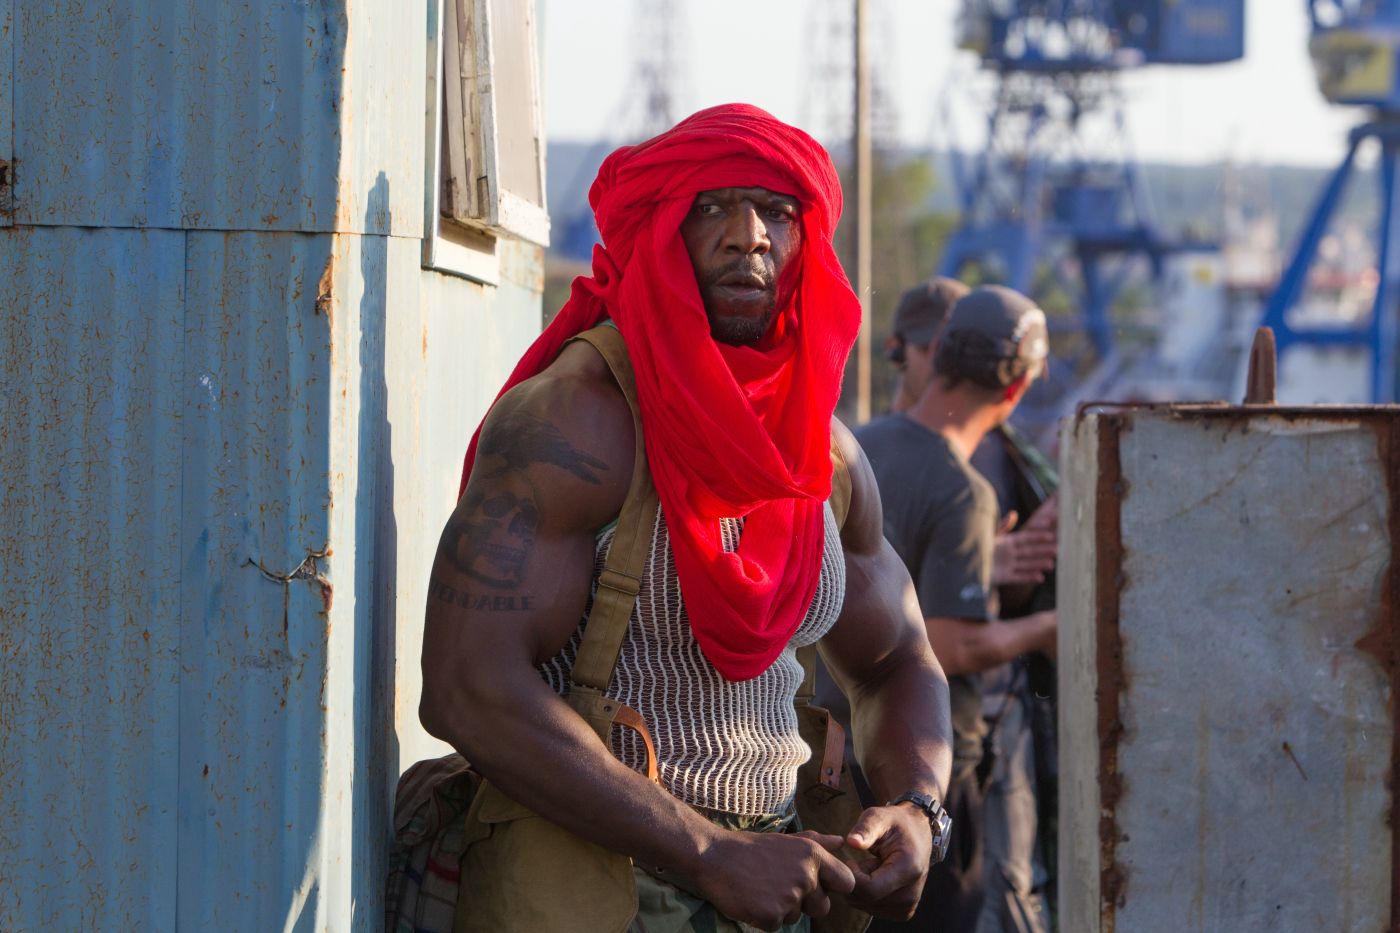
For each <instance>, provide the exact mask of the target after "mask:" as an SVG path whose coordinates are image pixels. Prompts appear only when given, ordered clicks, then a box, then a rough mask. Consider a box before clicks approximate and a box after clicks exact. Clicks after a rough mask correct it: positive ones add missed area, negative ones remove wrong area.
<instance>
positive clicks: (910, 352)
mask: <svg viewBox="0 0 1400 933" xmlns="http://www.w3.org/2000/svg"><path fill="white" fill-rule="evenodd" d="M936 346H937V343H931V344H929V345H928V346H926V347H921V346H918V345H917V344H912V343H908V342H907V341H905V340H904V338H903V337H899V336H891V337H890V340H889V343H888V344H887V346H886V354H887V355H888V356H889V358H890V362H891V364H892V365H893V366H894V368H895V370H896V371H897V372H898V373H899V389H898V391H897V392H896V393H895V401H894V410H895V411H904V410H905V409H907V408H910V407H911V406H913V404H914V403H915V402H917V401H918V400H919V397H920V396H922V395H923V394H924V389H927V388H928V384H929V383H930V382H931V381H932V380H933V351H934V348H935V347H936Z"/></svg>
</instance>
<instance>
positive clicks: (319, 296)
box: [316, 252, 335, 321]
mask: <svg viewBox="0 0 1400 933" xmlns="http://www.w3.org/2000/svg"><path fill="white" fill-rule="evenodd" d="M334 281H335V253H334V252H332V253H331V255H330V256H328V257H327V258H326V267H325V268H324V269H322V270H321V279H320V281H319V282H317V283H316V313H317V314H324V315H325V316H326V320H328V321H329V320H330V317H331V301H332V284H333V283H334Z"/></svg>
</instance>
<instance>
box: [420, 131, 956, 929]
mask: <svg viewBox="0 0 1400 933" xmlns="http://www.w3.org/2000/svg"><path fill="white" fill-rule="evenodd" d="M589 201H590V204H591V205H592V208H593V211H594V214H595V216H596V219H597V222H598V229H599V230H600V232H601V234H602V241H603V245H602V246H601V247H598V248H596V249H595V251H594V257H593V275H592V276H589V277H580V278H579V279H577V280H576V281H575V282H574V285H573V292H572V295H571V297H570V299H569V301H568V303H567V304H566V305H565V306H564V308H563V309H562V310H561V311H560V313H559V314H558V315H557V316H556V317H555V319H554V320H553V322H552V323H551V324H550V326H549V328H548V329H546V330H545V332H544V333H543V334H542V335H541V336H540V337H539V339H538V340H537V341H536V342H535V344H534V345H533V346H532V347H531V348H530V350H529V351H528V352H527V353H526V354H525V356H524V358H522V360H521V361H520V363H519V364H518V365H517V367H516V369H515V371H514V373H513V374H512V376H511V378H510V380H509V381H508V382H507V384H506V386H505V388H504V389H503V390H502V393H501V395H500V396H499V397H498V398H497V400H496V403H495V404H494V406H493V407H492V409H491V410H490V412H489V413H488V415H487V417H486V419H485V420H484V421H483V423H482V425H481V426H480V428H478V431H477V434H476V436H474V437H473V438H472V442H471V445H470V447H469V449H468V452H467V458H466V464H465V467H464V470H463V484H462V489H461V498H460V501H459V503H458V505H457V509H456V511H455V512H454V514H453V516H452V518H451V519H450V520H449V521H448V524H447V528H446V530H445V531H444V533H443V537H442V540H441V542H440V544H439V548H438V554H437V559H436V561H435V563H434V566H433V581H432V586H431V588H430V598H429V605H428V613H427V629H426V634H425V640H424V651H423V674H424V684H423V700H422V707H421V716H422V719H423V723H424V725H425V726H426V727H427V729H428V730H429V731H430V732H432V733H433V734H434V735H437V736H439V737H440V738H442V739H444V740H446V741H448V742H450V743H451V744H452V745H453V746H454V747H455V748H456V749H457V750H458V751H460V752H461V753H462V754H463V755H464V756H465V757H466V758H467V759H468V760H469V761H471V762H472V764H473V766H474V767H475V768H476V770H477V771H478V772H479V773H480V774H482V775H483V776H485V777H486V778H487V779H488V781H490V782H491V784H492V785H494V786H496V787H499V788H501V789H502V791H503V793H505V794H506V795H508V796H509V798H510V799H511V800H513V801H515V802H518V804H520V805H522V806H523V807H525V808H528V811H531V812H532V813H534V814H538V816H539V817H541V818H543V819H544V820H546V821H550V822H552V823H553V824H557V826H558V827H561V828H562V829H563V830H566V831H567V832H568V833H570V834H574V835H576V836H577V837H578V838H580V839H582V840H586V841H587V842H588V843H591V844H596V845H597V846H601V847H603V848H604V849H607V850H611V851H612V852H616V853H621V854H623V855H626V856H628V857H630V858H631V859H632V860H633V861H634V863H635V865H636V868H635V876H636V877H635V884H636V888H637V891H638V898H639V906H638V910H637V914H636V916H635V918H634V920H633V921H632V929H635V930H647V931H656V930H662V929H665V930H676V931H681V930H690V929H701V928H708V929H720V930H733V929H736V928H737V927H736V924H737V923H747V924H751V925H754V926H758V927H760V928H763V929H776V928H779V927H782V928H784V929H789V928H791V929H799V928H801V929H805V928H806V927H805V926H804V924H805V923H806V920H805V919H804V915H811V916H821V915H823V914H825V913H826V911H827V910H828V908H829V904H830V901H829V897H828V895H829V894H830V893H832V892H840V893H843V894H844V893H848V892H849V893H850V894H851V899H852V900H853V901H854V902H855V903H856V904H858V905H860V906H863V907H864V908H866V909H868V910H870V911H871V912H873V913H876V914H880V915H885V916H893V917H902V916H907V915H908V914H909V913H910V912H911V911H912V910H913V907H914V905H915V904H916V902H917V900H918V896H919V892H920V890H921V888H922V886H923V882H924V878H925V876H926V874H927V871H928V867H929V862H930V858H931V856H932V855H933V854H934V853H936V852H937V851H938V850H939V848H940V847H941V846H942V844H943V843H944V842H945V841H946V815H945V814H944V813H943V811H942V808H941V806H940V805H939V803H938V801H939V800H941V799H942V796H943V793H944V789H945V787H946V783H947V779H948V774H949V767H950V757H951V753H950V725H949V721H948V698H947V683H946V680H945V678H944V676H943V673H942V671H941V669H940V668H939V666H938V662H937V660H936V659H935V658H934V656H933V654H932V651H931V649H930V647H929V642H928V638H927V635H926V633H925V631H924V628H923V622H922V617H921V616H920V614H919V609H918V605H917V603H916V602H915V601H914V599H913V590H912V587H911V584H910V582H909V577H908V574H907V572H906V571H905V569H904V565H903V564H902V563H901V562H900V560H899V558H898V557H897V556H896V555H895V554H894V552H893V551H892V550H891V549H890V547H889V545H888V544H887V543H886V542H885V540H884V538H883V536H882V534H881V520H882V519H881V507H880V502H879V493H878V492H877V490H876V487H875V484H874V481H873V478H872V476H871V473H870V468H869V465H868V463H866V461H865V459H864V457H863V455H862V454H861V452H860V449H859V447H858V446H857V445H856V444H855V442H854V440H853V438H852V437H851V435H850V433H849V432H848V431H847V430H846V429H845V428H844V427H843V426H841V425H840V424H839V423H838V422H837V421H835V419H834V418H833V412H834V410H835V405H836V401H837V396H838V394H839V392H840V384H841V375H842V371H843V368H844V365H845V361H846V357H847V355H848V353H849V351H850V348H851V345H852V343H853V342H854V339H855V334H856V330H857V327H858V324H859V319H860V310H859V304H858V302H857V300H856V297H855V295H854V294H853V293H852V291H851V288H850V285H849V284H848V282H847V280H846V277H845V275H844V273H843V272H842V270H841V268H840V266H839V264H838V262H837V260H836V257H835V254H834V252H833V250H832V247H831V236H832V231H833V229H834V228H835V226H836V221H837V218H838V217H839V215H840V210H841V193H840V187H839V182H838V179H837V176H836V172H835V170H834V168H833V167H832V164H831V160H830V158H829V157H828V156H827V154H826V152H825V151H824V150H823V149H822V148H821V146H820V145H818V144H817V143H816V142H815V141H814V140H813V139H812V138H811V137H810V136H808V135H807V134H806V133H803V132H801V131H800V130H798V129H796V128H794V127H791V126H788V125H786V124H784V123H782V122H780V121H778V120H776V119H774V118H773V117H771V116H770V115H768V114H766V113H764V112H763V111H761V110H758V109H757V108H754V107H750V106H744V105H728V106H723V107H715V108H711V109H709V110H705V111H702V112H700V113H697V114H695V115H694V116H692V117H690V118H688V119H686V120H684V121H682V122H681V123H680V124H678V125H677V126H676V127H674V128H673V129H671V130H670V131H668V132H666V133H663V134H662V135H660V136H658V137H656V138H655V139H652V140H649V141H647V142H645V143H642V144H640V145H637V146H630V147H624V148H622V149H619V150H618V151H617V152H614V153H613V154H612V155H611V156H609V157H608V158H607V160H606V161H605V162H604V163H603V165H602V167H601V169H600V170H599V173H598V178H597V180H596V181H595V182H594V184H593V188H592V190H591V192H590V195H589ZM604 323H606V324H609V325H610V326H612V327H615V328H616V329H617V331H618V333H620V335H621V337H622V340H623V342H624V343H625V346H626V356H627V357H628V358H629V359H630V361H631V368H632V370H633V371H634V373H635V385H636V398H637V402H638V407H639V411H640V424H641V433H642V439H643V441H644V447H645V461H646V465H647V466H648V467H649V469H650V473H651V476H652V478H653V481H654V483H655V488H656V494H657V496H658V498H659V501H660V508H659V511H658V513H657V518H656V520H655V523H654V528H653V527H648V528H647V529H646V533H647V535H649V536H650V539H649V541H646V542H644V543H645V544H647V545H648V546H649V552H648V554H647V557H646V564H645V566H646V570H645V573H644V575H643V577H642V579H640V580H639V581H637V588H638V589H639V592H638V593H637V597H636V607H635V609H634V610H633V612H632V616H631V622H630V623H629V625H628V628H627V631H626V636H625V639H624V640H623V642H622V647H621V649H620V652H619V654H618V657H617V661H616V666H615V668H614V674H613V678H612V680H611V682H610V684H609V686H608V688H607V698H608V701H609V702H613V701H615V702H616V703H618V704H622V705H623V706H624V707H631V708H632V709H635V710H636V711H637V712H638V713H640V714H641V715H640V718H641V720H642V721H643V722H644V724H645V727H646V728H647V730H648V731H649V732H650V735H651V736H652V737H654V739H655V749H654V760H655V763H656V766H657V768H656V779H655V780H654V781H651V780H648V779H647V777H646V776H645V774H644V772H646V771H647V767H646V765H647V762H648V761H649V760H652V759H651V756H650V755H649V754H648V749H647V748H643V747H642V743H641V742H639V741H637V740H635V735H633V734H627V735H622V734H621V733H620V731H619V730H615V731H614V740H613V741H612V747H611V748H609V747H608V746H607V745H605V744H603V743H602V742H600V741H599V736H598V733H597V732H595V731H594V729H593V728H592V727H590V725H589V724H588V723H587V722H586V721H585V720H584V718H583V717H581V716H580V715H579V714H578V713H577V712H575V710H574V708H573V707H571V706H570V705H568V704H567V703H566V702H564V700H563V699H562V695H563V694H565V693H566V692H568V690H569V682H570V671H571V668H572V666H573V664H574V662H575V660H576V659H577V657H578V651H579V645H580V640H581V632H582V631H583V629H584V627H585V626H586V624H587V621H588V613H589V612H590V610H591V609H592V607H593V606H594V605H595V599H596V598H601V597H598V596H597V595H596V594H599V593H601V590H600V589H599V587H600V582H599V581H600V576H601V575H602V573H603V571H604V561H605V559H606V558H607V557H608V554H609V547H610V545H611V542H612V540H613V535H614V533H615V530H614V527H613V525H614V523H615V521H616V520H617V518H618V515H619V512H620V511H622V510H623V505H624V502H626V501H627V498H628V491H629V485H630V482H631V478H632V475H633V465H634V464H633V461H634V458H635V453H634V448H635V446H636V440H637V435H636V428H635V427H634V422H633V418H632V415H631V411H630V409H629V406H628V403H627V400H626V397H625V396H624V393H623V391H622V390H621V389H620V388H619V384H618V382H617V381H616V380H615V378H614V376H613V374H612V370H610V369H609V365H608V364H607V363H605V361H604V359H603V358H602V357H601V356H600V355H599V351H597V350H595V349H594V347H593V346H591V345H590V344H589V343H586V342H584V341H578V340H575V341H572V342H569V341H570V340H571V338H574V337H576V336H577V335H579V334H581V333H583V332H584V331H587V330H589V329H590V328H593V327H595V326H597V325H599V324H604ZM566 343H567V345H566ZM833 438H834V439H835V441H836V447H837V449H838V450H839V452H840V453H841V454H844V457H845V460H846V462H847V463H849V464H850V468H849V475H850V478H851V487H852V488H851V496H850V504H849V510H848V512H847V514H846V518H845V521H844V524H840V525H838V522H837V518H836V515H835V513H834V511H833V509H832V508H831V506H830V505H829V504H828V501H827V500H828V497H829V496H830V495H831V493H832V476H833V467H832V463H833ZM603 585H604V586H614V584H612V583H608V582H607V580H606V579H604V582H603ZM814 642H816V643H818V644H819V647H820V650H821V652H822V655H823V658H824V659H825V661H826V663H827V666H828V667H829V668H830V669H831V670H832V672H833V673H834V675H835V676H836V678H837V680H838V681H839V682H840V684H841V685H842V687H843V688H844V689H845V690H846V691H847V693H848V694H849V695H850V697H851V700H852V709H853V718H852V721H853V724H854V728H855V735H856V748H857V753H858V755H859V756H860V758H861V763H862V765H863V766H864V770H865V774H866V776H867V778H868V779H869V782H870V784H871V786H872V787H873V788H874V790H875V791H876V793H878V794H880V795H881V799H882V800H886V801H889V803H888V804H886V805H884V806H880V807H874V808H871V809H869V810H866V811H865V812H864V814H863V815H862V816H861V817H860V819H859V820H858V822H857V823H856V824H855V825H854V826H853V827H851V829H850V831H849V833H847V835H845V836H844V837H841V836H829V835H822V834H819V833H815V832H811V831H806V832H792V831H783V830H785V829H790V828H793V827H792V822H793V821H792V808H793V802H794V794H795V784H796V774H797V768H798V766H799V765H801V764H802V762H803V760H804V759H805V758H806V757H807V755H808V749H807V746H806V745H805V744H804V743H803V741H802V738H801V737H800V736H799V735H798V720H797V716H796V714H795V713H794V709H793V701H794V697H795V695H796V692H797V689H798V686H799V684H800V682H801V680H802V668H801V666H800V664H799V663H798V661H797V660H796V656H795V650H796V649H797V648H799V647H802V646H803V645H808V644H811V643H814ZM606 708H608V709H611V708H612V707H611V706H609V707H606ZM648 744H649V743H648ZM745 830H747V831H745ZM464 864H465V863H464ZM624 864H625V863H624ZM643 866H645V868H644V867H643ZM467 880H468V879H466V878H465V877H464V880H463V884H464V885H465V884H466V883H467ZM631 881H632V879H628V882H629V884H630V883H631ZM522 909H523V908H522ZM579 922H582V921H576V924H577V923H579ZM785 924H786V925H790V926H784V925H785ZM584 925H585V926H586V925H587V924H584ZM576 928H582V927H578V926H577V925H576Z"/></svg>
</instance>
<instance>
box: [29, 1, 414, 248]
mask: <svg viewBox="0 0 1400 933" xmlns="http://www.w3.org/2000/svg"><path fill="white" fill-rule="evenodd" d="M346 24H347V19H346V14H345V10H344V4H343V3H335V2H328V3H306V2H301V0H236V2H226V3H192V2H190V0H131V2H122V3H88V2H83V0H55V2H48V3H24V4H20V5H19V7H18V9H17V10H16V16H15V37H14V72H15V154H16V157H17V158H19V159H20V160H21V162H22V164H23V167H24V170H23V171H22V172H20V173H19V174H18V176H17V177H18V184H17V186H16V198H17V201H18V208H19V210H18V213H17V215H16V222H17V223H22V224H65V225H78V226H95V227H133V226H134V227H167V228H193V229H219V230H303V231H322V230H331V229H334V227H333V225H334V222H335V218H336V201H337V178H336V167H337V166H338V164H339V162H340V152H341V148H342V135H341V114H340V112H339V110H340V106H341V81H342V72H341V69H342V66H343V64H344V57H345V44H346V41H347V25H346ZM384 54H386V55H387V54H388V50H387V49H386V50H384Z"/></svg>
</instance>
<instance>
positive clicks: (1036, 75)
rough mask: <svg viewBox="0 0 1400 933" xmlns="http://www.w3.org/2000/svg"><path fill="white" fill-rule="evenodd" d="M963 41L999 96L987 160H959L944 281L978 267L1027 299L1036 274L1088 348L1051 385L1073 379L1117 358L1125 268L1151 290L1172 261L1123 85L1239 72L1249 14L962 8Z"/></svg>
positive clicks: (979, 2) (1017, 2)
mask: <svg viewBox="0 0 1400 933" xmlns="http://www.w3.org/2000/svg"><path fill="white" fill-rule="evenodd" d="M958 41H959V45H960V46H961V47H963V48H965V49H970V50H973V51H975V52H976V53H977V54H978V55H979V56H980V58H981V64H982V67H983V69H984V70H987V71H990V72H992V73H993V74H994V75H995V77H996V92H995V104H994V106H993V107H992V109H991V111H990V113H989V115H988V117H987V141H986V145H985V147H984V148H983V150H982V151H981V152H980V153H979V154H978V155H977V156H976V157H975V158H974V159H972V160H971V164H968V163H967V162H965V161H964V160H962V159H961V158H957V157H955V159H954V173H955V181H956V183H957V186H958V188H959V193H960V199H961V205H960V206H961V218H960V222H959V226H958V227H957V229H956V230H955V232H954V234H953V237H952V238H951V240H950V242H949V245H948V248H947V250H946V252H945V254H944V258H943V261H942V264H941V268H940V272H941V273H942V274H944V275H951V276H959V275H960V274H964V273H966V271H967V267H968V266H970V265H975V266H977V267H979V270H980V277H981V278H983V279H984V280H991V281H1000V282H1003V283H1005V284H1007V285H1009V286H1011V287H1013V288H1015V289H1017V290H1019V291H1022V292H1026V293H1028V294H1029V293H1031V292H1032V289H1033V284H1034V281H1035V274H1036V271H1037V269H1038V268H1049V269H1051V270H1052V271H1054V272H1055V273H1056V275H1057V276H1058V277H1060V278H1061V280H1062V281H1061V284H1062V285H1063V286H1064V287H1065V290H1066V291H1067V292H1068V294H1069V295H1070V296H1071V297H1072V299H1073V300H1075V301H1076V302H1077V304H1078V309H1077V319H1076V320H1074V321H1073V322H1072V324H1071V326H1072V328H1073V329H1074V330H1075V331H1077V332H1080V333H1082V334H1083V335H1084V336H1085V337H1086V338H1087V340H1084V341H1080V342H1079V346H1078V349H1077V351H1076V353H1075V354H1074V356H1073V358H1072V359H1070V360H1069V363H1070V365H1069V366H1068V367H1062V368H1061V370H1060V373H1061V375H1062V376H1064V375H1066V374H1067V373H1069V374H1072V373H1074V372H1076V371H1079V372H1082V371H1083V370H1084V369H1086V368H1087V365H1088V363H1089V362H1090V361H1097V362H1099V363H1102V362H1103V361H1105V360H1106V359H1108V358H1109V357H1110V355H1111V353H1112V350H1113V343H1114V341H1113V329H1112V327H1111V325H1110V321H1109V309H1110V307H1111V306H1112V304H1113V301H1114V298H1115V297H1116V296H1117V295H1118V294H1119V292H1120V290H1121V289H1122V287H1123V285H1124V283H1125V280H1126V277H1127V276H1128V275H1129V274H1130V272H1131V271H1132V270H1133V269H1134V268H1135V267H1137V268H1141V267H1142V266H1143V263H1142V262H1136V263H1134V260H1145V262H1146V265H1147V267H1148V269H1150V271H1151V273H1152V274H1153V276H1154V277H1158V276H1160V275H1161V273H1162V268H1163V260H1164V258H1165V256H1166V255H1167V254H1168V253H1169V252H1170V251H1171V249H1172V245H1171V244H1170V243H1168V242H1167V240H1166V239H1165V238H1164V237H1163V235H1162V234H1161V233H1160V232H1159V231H1158V229H1157V227H1156V224H1155V221H1154V218H1153V213H1152V208H1151V204H1150V202H1149V199H1148V197H1147V194H1146V191H1145V189H1144V186H1143V184H1142V181H1141V179H1140V177H1139V173H1138V169H1137V166H1136V164H1135V162H1134V160H1133V158H1132V157H1131V153H1130V152H1129V150H1128V148H1127V146H1126V144H1125V139H1126V132H1125V129H1124V117H1123V105H1122V99H1121V94H1120V90H1119V86H1118V76H1119V75H1120V74H1121V73H1122V72H1123V71H1124V70H1126V69H1130V68H1137V67H1142V66H1147V65H1204V64H1213V63H1218V62H1228V61H1233V60H1235V59H1238V58H1240V57H1241V56H1242V55H1243V54H1244V0H965V2H964V4H963V7H962V11H961V14H960V17H959V22H958ZM1081 364H1085V365H1083V366H1081Z"/></svg>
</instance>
